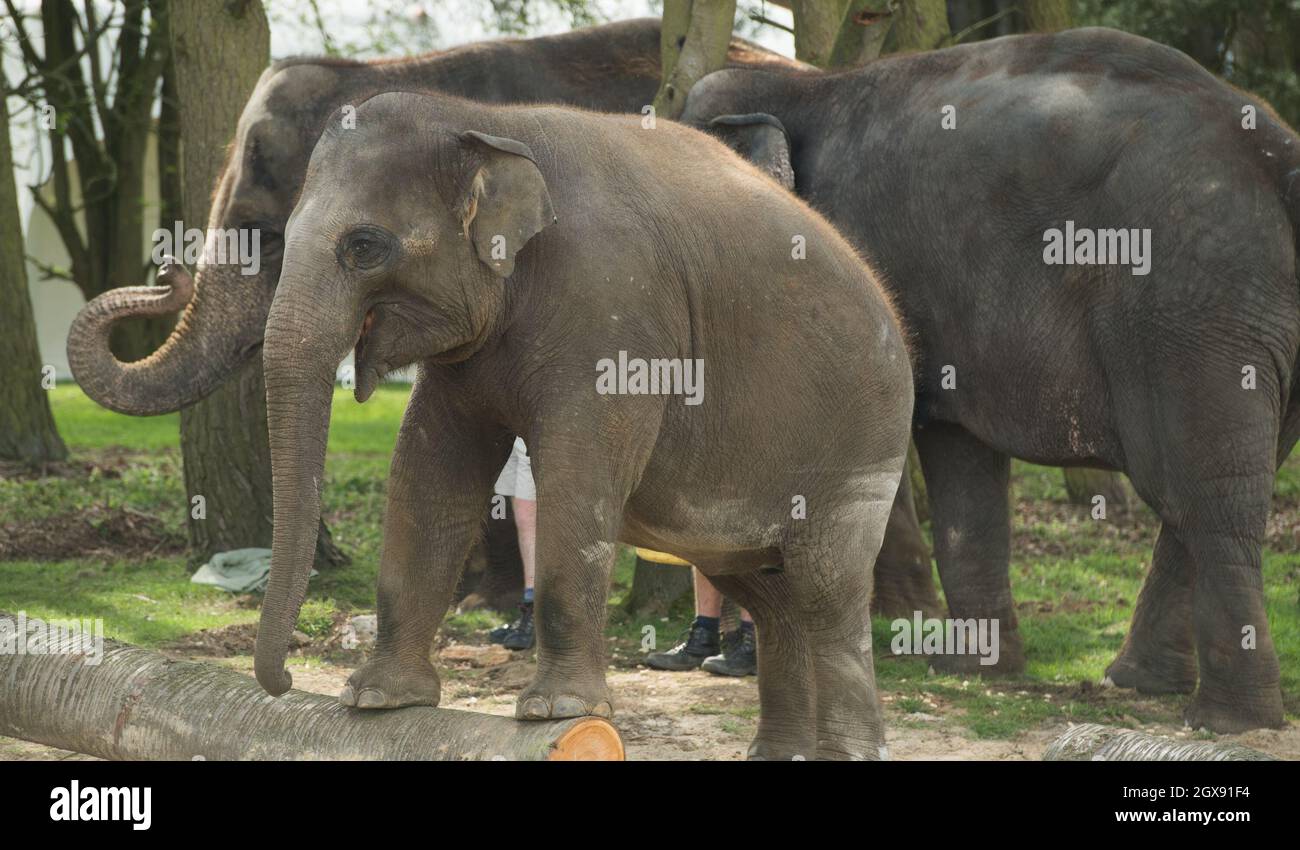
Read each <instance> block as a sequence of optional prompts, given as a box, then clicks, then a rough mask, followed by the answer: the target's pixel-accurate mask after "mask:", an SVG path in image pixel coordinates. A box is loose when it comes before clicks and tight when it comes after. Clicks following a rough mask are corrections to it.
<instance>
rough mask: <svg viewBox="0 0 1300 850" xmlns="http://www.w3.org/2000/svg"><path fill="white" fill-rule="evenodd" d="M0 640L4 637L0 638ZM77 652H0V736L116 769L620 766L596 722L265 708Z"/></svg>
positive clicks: (214, 679)
mask: <svg viewBox="0 0 1300 850" xmlns="http://www.w3.org/2000/svg"><path fill="white" fill-rule="evenodd" d="M5 620H7V621H8V622H7V623H6V622H4V621H5ZM17 623H18V619H17V618H15V617H14V616H13V615H10V614H6V613H4V612H0V631H8V632H9V634H10V635H12V634H14V631H15V628H16V626H17ZM42 632H43V630H42ZM3 640H12V638H10V637H9V636H8V635H2V634H0V641H3ZM79 641H80V636H77V635H71V634H65V635H64V636H63V638H62V639H60V638H59V636H55V637H54V638H53V639H52V641H51V642H50V643H47V644H41V643H39V642H35V641H34V640H33V639H31V638H29V639H27V640H26V641H24V637H23V636H21V635H20V636H18V643H20V644H23V650H24V651H23V653H22V654H19V653H18V652H8V651H6V652H3V653H0V735H7V736H9V737H12V738H21V739H23V740H26V741H33V742H35V743H38V744H44V745H46V746H50V747H58V748H60V749H65V750H74V751H76V752H79V753H86V754H88V755H93V756H99V757H100V758H105V759H115V760H152V759H160V760H193V759H207V760H213V761H216V760H221V761H231V760H271V761H296V760H364V761H377V760H388V759H397V760H415V761H423V760H447V761H491V760H507V761H516V760H519V761H545V760H550V761H621V760H622V759H623V755H624V753H623V743H622V741H621V739H620V738H619V735H618V732H617V731H616V730H615V729H614V727H613V726H612V725H610V724H609V722H608V721H606V720H603V719H601V718H598V717H578V718H571V719H566V720H556V721H548V722H538V723H533V722H523V721H517V720H515V719H513V718H510V717H498V716H495V715H489V714H479V713H477V712H470V711H457V710H453V709H444V708H431V707H424V706H412V707H408V708H402V709H396V710H391V711H363V710H359V709H354V708H347V707H346V706H343V705H341V704H339V702H338V701H337V700H336V699H334V698H333V697H327V696H322V695H319V694H309V693H305V692H303V691H297V690H291V691H289V692H288V693H287V694H285V695H284V696H282V697H279V698H276V697H272V696H270V695H269V694H267V693H266V692H264V691H263V690H262V688H261V687H260V686H259V685H258V684H257V682H256V681H254V680H253V679H252V678H250V677H249V676H245V675H243V674H242V673H239V672H236V671H234V670H228V669H225V668H223V667H218V666H216V665H213V664H203V663H198V662H191V661H173V660H171V659H169V658H166V657H165V656H162V655H159V654H158V653H156V652H151V651H149V650H146V649H141V648H139V647H134V646H130V645H129V644H123V643H118V642H116V641H112V640H104V641H103V651H102V653H99V652H97V651H95V650H93V649H87V647H85V646H84V644H82V643H80V642H79ZM6 649H8V648H7V647H6ZM33 650H38V651H39V653H38V654H37V653H34V652H33ZM96 658H97V661H98V663H93V662H95V661H96Z"/></svg>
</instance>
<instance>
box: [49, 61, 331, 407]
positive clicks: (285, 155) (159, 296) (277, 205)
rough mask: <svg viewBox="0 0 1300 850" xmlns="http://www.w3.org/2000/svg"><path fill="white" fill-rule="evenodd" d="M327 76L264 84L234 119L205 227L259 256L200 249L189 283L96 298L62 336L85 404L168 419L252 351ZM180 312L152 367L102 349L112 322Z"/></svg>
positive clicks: (272, 78)
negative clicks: (231, 236)
mask: <svg viewBox="0 0 1300 850" xmlns="http://www.w3.org/2000/svg"><path fill="white" fill-rule="evenodd" d="M336 75H337V72H336V71H335V70H334V69H331V68H329V67H325V66H319V65H291V66H289V67H276V68H272V69H269V70H267V71H266V72H265V73H264V74H263V75H262V78H261V80H260V81H259V82H258V85H257V88H256V89H255V90H254V92H253V95H252V97H251V98H250V99H249V101H248V104H247V105H246V106H245V107H244V111H243V113H242V115H241V117H240V119H239V126H238V129H237V131H236V135H235V140H234V143H233V144H232V146H231V148H230V152H229V154H228V160H227V163H226V166H225V169H224V170H223V172H222V174H221V177H220V179H219V181H218V183H217V186H216V189H215V191H214V193H213V196H212V207H211V213H210V216H209V219H208V222H207V226H208V231H207V232H208V233H209V234H212V233H214V229H217V228H219V229H221V231H222V232H224V233H227V234H228V233H231V232H236V233H242V234H245V235H250V234H251V233H252V232H253V231H257V233H258V236H259V239H258V243H260V244H259V248H260V256H257V257H256V259H255V260H254V261H253V262H251V263H250V262H246V260H247V258H246V257H245V258H238V257H236V256H233V255H232V254H231V253H230V252H223V254H224V256H219V255H218V254H217V253H216V252H215V251H211V250H205V251H204V252H203V256H202V258H201V259H200V260H199V262H198V264H197V273H196V275H195V279H194V280H192V281H191V279H190V277H189V274H188V273H187V272H186V271H185V269H184V268H183V267H182V266H171V267H170V268H169V269H168V270H167V273H166V274H162V273H161V272H160V274H159V278H158V283H159V284H160V285H161V286H167V287H169V288H167V289H162V288H160V287H125V288H122V289H114V290H110V291H108V292H106V293H104V294H103V295H100V296H99V297H97V298H95V299H93V300H92V301H91V302H90V303H89V304H87V305H86V306H85V307H84V308H83V309H82V310H81V312H80V313H79V314H78V315H77V318H76V320H75V321H74V322H73V324H72V328H71V330H70V331H69V334H68V362H69V364H70V365H71V367H72V372H73V375H74V376H75V377H76V379H77V382H78V383H79V384H80V385H81V388H82V389H83V390H84V391H85V392H86V394H87V395H89V396H90V397H91V398H93V399H94V400H95V401H97V402H99V403H100V404H102V405H104V406H105V407H107V408H110V409H112V410H116V411H119V412H121V413H129V414H133V415H141V416H143V415H152V414H158V413H169V412H171V411H174V410H178V409H180V408H182V407H185V406H187V405H190V404H193V403H195V402H197V401H199V400H200V399H202V398H203V397H204V396H206V395H208V394H209V393H211V392H212V391H213V390H214V389H216V388H217V386H219V385H220V384H221V382H222V381H224V380H225V379H226V378H227V377H229V376H230V375H231V373H233V372H234V371H235V369H237V368H238V367H239V366H240V365H241V364H243V363H244V362H245V361H247V360H248V359H249V358H250V357H251V356H252V355H254V354H255V353H256V352H257V351H258V349H259V348H260V346H261V344H262V332H263V328H264V327H265V324H266V316H267V313H268V311H269V310H270V307H271V299H272V297H273V295H274V293H275V286H276V283H277V281H278V280H279V277H280V266H281V257H282V251H283V246H284V242H283V234H284V228H285V225H286V223H287V221H288V219H289V213H290V212H291V211H292V210H293V201H294V198H295V196H296V195H297V192H298V189H299V186H300V185H301V181H302V177H303V175H304V174H305V173H306V170H307V162H308V159H309V157H310V154H311V149H312V144H313V142H314V141H315V138H316V136H317V135H318V134H319V132H320V125H321V124H322V123H323V121H324V120H325V118H326V117H327V116H328V115H329V113H330V112H331V111H333V109H334V101H333V99H332V97H331V94H332V93H333V92H334V90H335V89H336V88H337V85H336V81H335V80H336ZM193 226H194V223H193V222H186V223H185V227H187V228H189V227H193ZM168 228H170V225H168V226H167V227H165V228H164V229H168ZM211 244H213V245H214V246H215V244H216V243H215V242H214V243H211ZM251 244H253V242H252V240H251V239H247V241H246V242H245V245H251ZM180 247H182V246H174V249H173V251H172V252H171V253H173V254H179V251H178V250H176V249H178V248H180ZM181 259H182V261H184V259H185V258H184V257H183V256H182V257H181ZM191 259H193V258H191ZM222 259H224V260H225V261H224V262H220V261H219V260H222ZM254 270H255V271H254ZM250 272H252V273H250ZM181 308H184V313H183V314H182V315H181V317H180V320H179V322H178V323H177V325H176V328H175V330H173V331H172V333H171V335H170V337H169V338H168V339H167V340H166V342H164V343H163V345H162V346H161V347H160V348H159V349H158V350H157V351H155V352H154V353H153V354H151V355H150V356H149V357H146V358H145V359H143V360H139V361H136V362H134V363H124V362H122V361H119V360H118V359H116V357H114V355H113V353H112V352H111V351H110V349H109V342H108V341H109V334H110V332H111V331H112V328H113V325H114V324H115V323H117V322H118V321H120V320H122V319H125V318H128V317H132V316H154V315H164V314H168V313H173V312H175V311H176V310H179V309H181Z"/></svg>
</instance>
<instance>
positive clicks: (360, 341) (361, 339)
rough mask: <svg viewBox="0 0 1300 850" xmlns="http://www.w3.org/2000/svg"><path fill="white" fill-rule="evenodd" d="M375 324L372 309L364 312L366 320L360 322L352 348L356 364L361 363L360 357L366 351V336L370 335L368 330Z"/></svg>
mask: <svg viewBox="0 0 1300 850" xmlns="http://www.w3.org/2000/svg"><path fill="white" fill-rule="evenodd" d="M374 324H375V311H374V310H373V309H370V310H367V311H366V318H365V319H364V320H363V321H362V322H361V332H360V333H359V334H357V344H356V345H355V346H353V349H354V356H355V358H356V362H357V363H360V362H361V355H362V353H363V352H364V351H365V350H366V334H368V333H370V328H371V327H373V326H374Z"/></svg>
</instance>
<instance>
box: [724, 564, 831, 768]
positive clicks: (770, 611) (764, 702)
mask: <svg viewBox="0 0 1300 850" xmlns="http://www.w3.org/2000/svg"><path fill="white" fill-rule="evenodd" d="M709 580H710V581H711V582H713V585H714V586H715V587H717V588H718V589H719V590H721V591H722V592H723V593H724V594H726V595H727V596H728V597H729V598H731V599H734V600H736V601H737V602H739V603H740V604H741V605H743V606H744V607H745V608H746V609H747V610H748V611H749V613H750V615H751V616H752V617H753V618H754V628H755V630H756V636H757V638H758V698H759V715H758V733H757V734H756V735H755V736H754V741H753V743H751V744H750V746H749V757H750V758H751V759H761V760H765V761H791V760H811V759H813V758H816V756H817V692H816V688H817V676H816V670H815V668H814V666H813V658H812V649H811V648H810V647H809V645H808V635H807V631H806V629H805V628H804V623H803V622H802V621H801V619H800V618H799V617H798V616H797V615H796V613H795V612H794V610H793V607H792V605H791V599H792V598H793V592H792V590H791V587H790V583H789V581H788V578H787V575H786V573H785V572H784V571H782V570H776V569H770V570H769V569H763V570H758V571H756V572H752V573H743V574H740V575H717V576H712V575H711V576H709Z"/></svg>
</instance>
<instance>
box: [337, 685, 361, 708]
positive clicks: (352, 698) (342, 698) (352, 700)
mask: <svg viewBox="0 0 1300 850" xmlns="http://www.w3.org/2000/svg"><path fill="white" fill-rule="evenodd" d="M339 702H341V703H343V704H344V705H351V706H355V705H356V704H357V694H356V692H355V691H353V690H352V686H351V685H344V686H343V690H341V691H339Z"/></svg>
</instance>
